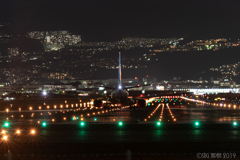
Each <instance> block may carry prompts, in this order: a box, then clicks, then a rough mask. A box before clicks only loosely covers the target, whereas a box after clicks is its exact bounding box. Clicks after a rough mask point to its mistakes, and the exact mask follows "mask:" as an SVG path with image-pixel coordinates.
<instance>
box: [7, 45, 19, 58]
mask: <svg viewBox="0 0 240 160" xmlns="http://www.w3.org/2000/svg"><path fill="white" fill-rule="evenodd" d="M8 55H9V56H17V55H19V49H18V48H17V47H16V48H8Z"/></svg>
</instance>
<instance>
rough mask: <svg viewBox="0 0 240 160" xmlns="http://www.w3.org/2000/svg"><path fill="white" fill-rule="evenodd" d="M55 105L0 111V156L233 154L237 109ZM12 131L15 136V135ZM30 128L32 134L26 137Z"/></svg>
mask: <svg viewBox="0 0 240 160" xmlns="http://www.w3.org/2000/svg"><path fill="white" fill-rule="evenodd" d="M61 104H62V103H59V104H55V105H56V108H54V105H50V104H49V109H44V108H41V109H40V110H39V108H36V107H35V109H34V108H32V110H29V106H25V107H22V109H21V111H19V106H18V107H16V108H14V105H13V107H12V108H9V110H8V111H6V109H4V110H3V111H1V112H0V115H1V119H2V122H1V123H2V124H3V125H4V122H9V125H10V126H9V127H4V126H3V125H2V127H1V130H3V129H4V130H6V132H7V133H6V134H1V136H2V139H1V144H0V147H1V149H0V154H1V155H0V156H3V157H4V154H6V153H7V151H8V150H10V151H11V153H12V154H13V155H14V156H17V155H18V154H26V155H27V156H29V155H31V154H32V155H34V157H35V159H36V158H37V157H36V155H40V157H39V159H41V156H43V155H47V156H49V155H55V156H57V155H62V156H60V157H58V159H60V158H61V157H64V155H68V156H70V155H72V156H73V157H76V158H77V157H78V156H80V158H82V157H81V156H83V155H84V156H86V157H88V158H89V156H90V157H91V156H93V157H94V156H96V155H102V156H104V154H106V155H108V156H107V157H109V155H115V157H117V158H119V157H120V158H121V157H123V156H124V157H125V156H126V152H127V151H128V150H130V151H131V153H132V155H133V157H134V156H137V155H139V154H145V156H148V155H155V158H156V157H159V156H165V158H166V156H168V155H169V154H170V155H171V154H172V155H177V154H178V153H180V155H181V153H186V155H188V156H189V157H192V156H194V155H195V154H197V153H198V152H201V153H202V152H216V153H217V152H221V153H223V152H228V153H237V155H238V153H239V142H240V128H239V125H238V123H239V114H240V110H239V109H238V108H233V107H220V106H210V105H196V104H193V103H192V104H189V105H184V106H183V105H182V106H168V105H167V104H164V103H158V104H155V105H153V106H149V107H145V108H136V109H135V110H131V111H130V110H129V108H127V107H126V108H123V109H121V110H118V109H114V108H111V111H110V110H107V111H106V108H105V109H104V108H98V109H91V107H87V105H86V107H83V105H82V107H80V104H78V107H77V106H76V105H74V106H73V107H71V104H64V106H63V108H59V107H60V105H61ZM66 105H68V107H69V108H65V107H66ZM36 106H37V107H39V106H38V105H36ZM47 106H48V104H46V105H45V107H47ZM32 113H34V116H33V117H31V115H32ZM40 113H42V115H41V114H40ZM93 113H95V114H93ZM88 114H89V115H88ZM12 115H13V117H11V116H12ZM21 115H24V116H23V117H21ZM64 117H65V118H66V120H64V119H63V118H64ZM6 118H9V119H8V120H7V121H6ZM81 118H83V119H82V120H81ZM53 119H54V121H53ZM43 122H45V123H46V126H43V124H42V123H43ZM120 122H121V123H122V124H121V125H120ZM158 122H159V124H158ZM196 122H198V125H196ZM234 122H236V123H237V125H234ZM82 123H83V125H82ZM17 129H20V131H21V134H18V135H17V134H16V131H17ZM33 129H34V130H35V134H32V133H31V131H32V130H33ZM4 135H7V136H8V137H7V140H4V139H3V136H4ZM68 156H67V157H68ZM181 156H182V158H186V157H185V156H184V155H181ZM20 157H21V156H20ZM143 157H144V156H143ZM238 157H239V156H237V158H238ZM95 158H96V157H95ZM152 158H154V156H153V157H152ZM175 158H176V157H175ZM178 158H180V157H179V156H178ZM194 158H196V157H195V156H194Z"/></svg>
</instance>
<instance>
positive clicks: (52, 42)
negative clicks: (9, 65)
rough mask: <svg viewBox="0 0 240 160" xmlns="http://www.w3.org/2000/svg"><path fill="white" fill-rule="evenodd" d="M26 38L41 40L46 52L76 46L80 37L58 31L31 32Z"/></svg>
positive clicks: (64, 31)
mask: <svg viewBox="0 0 240 160" xmlns="http://www.w3.org/2000/svg"><path fill="white" fill-rule="evenodd" d="M27 37H28V38H33V39H43V40H44V41H43V42H44V47H45V49H46V50H59V49H61V48H64V47H65V46H76V45H79V44H80V42H81V35H73V34H71V32H69V31H66V30H60V31H32V32H28V33H27Z"/></svg>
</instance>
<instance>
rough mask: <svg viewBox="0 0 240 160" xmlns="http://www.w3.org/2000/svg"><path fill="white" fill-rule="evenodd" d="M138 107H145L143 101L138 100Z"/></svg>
mask: <svg viewBox="0 0 240 160" xmlns="http://www.w3.org/2000/svg"><path fill="white" fill-rule="evenodd" d="M137 106H138V107H145V106H146V101H145V100H144V99H140V100H138V102H137Z"/></svg>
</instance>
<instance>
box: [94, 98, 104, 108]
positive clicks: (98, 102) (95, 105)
mask: <svg viewBox="0 0 240 160" xmlns="http://www.w3.org/2000/svg"><path fill="white" fill-rule="evenodd" d="M93 105H94V107H102V105H103V103H102V101H101V100H98V99H95V100H94V102H93Z"/></svg>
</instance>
